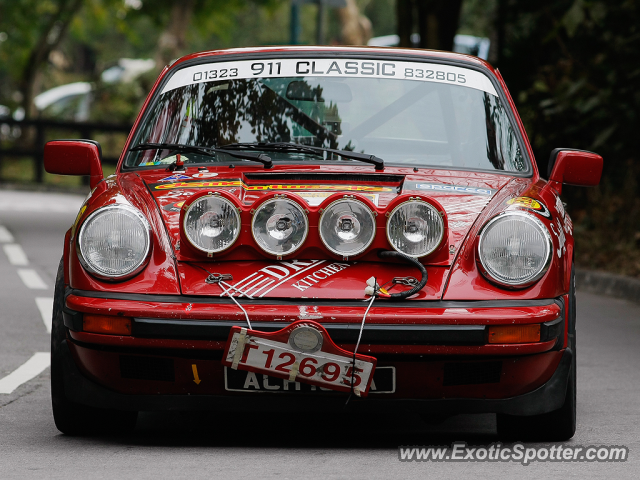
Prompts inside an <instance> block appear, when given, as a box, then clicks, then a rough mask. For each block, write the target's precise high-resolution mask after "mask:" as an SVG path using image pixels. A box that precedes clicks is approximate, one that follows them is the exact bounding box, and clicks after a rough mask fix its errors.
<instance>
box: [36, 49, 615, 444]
mask: <svg viewBox="0 0 640 480" xmlns="http://www.w3.org/2000/svg"><path fill="white" fill-rule="evenodd" d="M45 166H46V169H47V171H48V172H50V173H57V174H62V175H89V176H90V184H91V189H92V190H91V193H90V195H89V196H88V197H87V199H86V201H85V202H84V204H83V206H82V208H81V210H80V212H79V213H78V216H77V218H76V221H75V222H74V224H73V225H72V226H71V228H70V229H69V231H68V232H67V234H66V237H65V239H64V257H63V259H62V260H61V262H60V268H59V272H58V278H57V282H56V291H55V301H54V312H53V328H52V334H51V388H52V403H53V415H54V418H55V422H56V426H57V427H58V429H59V430H60V431H62V432H64V433H67V434H86V433H95V432H101V431H120V432H123V431H127V430H131V429H132V428H133V427H134V426H135V423H136V418H137V414H138V412H139V411H162V410H194V409H197V410H215V411H223V412H224V411H228V412H232V411H248V410H252V411H253V410H264V411H287V412H292V411H332V410H342V409H345V408H347V409H351V410H357V411H363V412H372V413H373V412H384V411H391V410H404V411H407V412H411V413H412V414H415V415H421V416H426V417H428V416H432V415H442V416H446V415H449V414H455V413H489V412H490V413H496V414H497V426H498V433H499V435H500V436H501V437H504V438H510V439H525V438H540V439H545V440H564V439H568V438H570V437H571V436H573V434H574V432H575V428H576V336H575V331H576V305H575V292H574V291H575V285H574V273H573V272H574V266H573V257H574V242H573V236H572V228H573V227H572V223H571V219H570V217H569V215H568V214H567V213H566V212H565V209H564V206H563V203H562V201H561V199H560V194H561V192H562V187H563V184H571V185H584V186H592V185H597V184H598V182H599V180H600V174H601V171H602V157H600V156H599V155H597V154H594V153H590V152H586V151H582V150H571V149H564V148H563V149H556V150H554V151H553V152H552V153H551V158H550V161H549V168H548V172H544V175H545V176H546V177H548V180H544V179H542V178H541V176H540V173H539V172H538V170H537V168H536V163H535V161H534V158H533V153H532V150H531V146H530V144H529V141H528V139H527V136H526V133H525V131H524V128H523V126H522V122H521V121H520V118H519V116H518V113H517V111H516V109H515V106H514V103H513V100H512V99H511V97H510V95H509V92H508V91H507V88H506V85H505V83H504V81H503V79H502V77H501V76H500V74H499V72H498V71H497V70H494V69H493V68H492V67H491V66H490V65H489V64H487V63H486V62H484V61H482V60H480V59H478V58H475V57H471V56H466V55H460V54H453V53H446V52H436V51H426V50H424V51H421V50H402V49H388V48H340V47H326V48H321V47H274V48H254V49H233V50H225V51H212V52H204V53H198V54H194V55H190V56H187V57H184V58H182V59H180V60H178V61H176V62H175V63H173V64H172V65H171V66H169V67H167V68H165V69H164V71H163V72H162V73H161V75H160V77H159V78H158V80H157V82H156V84H155V85H154V87H153V89H152V91H151V93H150V94H149V96H148V98H147V100H146V102H145V104H144V106H143V107H142V111H141V112H140V115H139V117H138V119H137V121H136V123H135V125H134V127H133V129H132V131H131V134H130V136H129V138H128V139H127V142H126V144H125V146H124V149H123V152H122V155H121V157H120V160H119V164H118V167H117V172H116V174H115V175H112V176H109V177H107V178H103V174H102V167H101V150H100V146H99V145H98V144H97V143H96V142H94V141H91V140H56V141H52V142H49V143H48V144H47V145H46V148H45Z"/></svg>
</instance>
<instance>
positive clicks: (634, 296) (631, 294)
mask: <svg viewBox="0 0 640 480" xmlns="http://www.w3.org/2000/svg"><path fill="white" fill-rule="evenodd" d="M576 289H577V290H580V291H582V292H589V293H596V294H598V295H607V296H609V297H615V298H622V299H624V300H629V301H630V302H635V303H640V280H638V279H636V278H631V277H626V276H624V275H616V274H614V273H607V272H597V271H593V270H582V269H579V268H578V269H576Z"/></svg>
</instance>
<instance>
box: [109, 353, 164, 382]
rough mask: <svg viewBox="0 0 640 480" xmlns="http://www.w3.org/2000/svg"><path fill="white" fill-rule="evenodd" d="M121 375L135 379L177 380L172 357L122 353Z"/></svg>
mask: <svg viewBox="0 0 640 480" xmlns="http://www.w3.org/2000/svg"><path fill="white" fill-rule="evenodd" d="M120 376H121V377H122V378H131V379H134V380H157V381H161V382H173V381H175V372H174V368H173V359H172V358H159V357H138V356H134V355H120Z"/></svg>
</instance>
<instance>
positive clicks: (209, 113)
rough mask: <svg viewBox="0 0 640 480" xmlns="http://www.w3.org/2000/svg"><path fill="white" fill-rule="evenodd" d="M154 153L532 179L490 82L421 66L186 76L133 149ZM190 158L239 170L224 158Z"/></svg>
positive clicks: (258, 69) (230, 70)
mask: <svg viewBox="0 0 640 480" xmlns="http://www.w3.org/2000/svg"><path fill="white" fill-rule="evenodd" d="M370 72H373V73H370ZM147 142H152V143H171V144H182V145H194V146H196V145H197V146H200V147H218V148H224V146H225V145H230V144H238V143H242V144H252V143H257V142H263V143H269V142H287V143H293V144H299V145H312V146H316V147H328V148H333V149H340V150H347V151H353V152H359V153H366V154H371V155H376V156H377V157H380V158H382V159H384V161H385V164H386V165H399V166H416V167H426V166H432V167H436V168H447V167H451V168H467V169H479V170H501V171H509V172H526V171H527V170H528V165H527V163H526V161H525V159H524V157H523V155H522V152H521V151H520V147H519V144H518V141H517V139H516V136H515V134H514V131H513V129H512V127H511V124H510V121H509V119H508V117H507V115H506V112H505V109H504V107H503V106H502V104H501V102H500V99H499V98H498V97H497V95H496V93H495V89H494V87H493V85H492V84H491V82H490V81H489V79H488V78H487V77H486V76H485V75H484V74H482V73H480V72H477V71H475V70H471V69H465V68H461V67H453V66H449V65H435V64H427V63H417V62H386V63H382V64H381V63H380V62H373V61H370V62H367V61H363V60H352V61H350V60H348V59H347V60H345V59H340V60H330V59H315V60H313V61H302V60H297V59H282V60H273V61H267V62H255V61H241V62H227V63H212V64H208V65H198V66H195V67H188V68H184V69H182V70H178V71H177V72H176V74H174V75H173V77H171V79H169V81H168V82H167V84H166V85H165V86H164V87H163V90H162V92H161V94H160V96H159V98H158V99H157V101H156V102H155V104H154V105H153V107H152V110H151V112H150V114H149V115H147V116H146V118H145V120H144V123H143V124H142V125H141V126H140V128H139V130H138V132H137V135H136V139H135V140H134V142H133V144H132V146H134V145H137V144H140V143H147ZM254 148H255V147H254ZM266 148H267V146H265V149H266ZM269 156H270V157H271V158H272V159H273V161H274V162H276V163H277V162H286V161H295V162H300V161H316V162H317V161H322V160H331V161H332V162H338V161H339V162H352V161H351V160H348V159H343V158H340V157H338V156H332V155H331V154H326V153H325V154H315V155H314V154H313V153H310V152H308V151H307V152H304V151H301V152H296V151H282V150H281V151H276V152H275V153H274V152H272V153H269ZM182 158H183V160H184V161H185V162H187V163H211V162H213V163H215V162H229V161H230V160H231V161H233V160H234V159H233V158H231V157H229V156H228V155H225V154H224V153H222V152H219V153H217V154H215V155H204V154H203V155H200V154H197V153H193V154H192V153H188V154H187V155H183V157H182ZM174 160H175V156H174V155H173V154H172V152H171V151H170V150H146V151H139V152H129V154H128V156H127V158H126V161H125V165H126V166H129V167H134V166H150V165H158V164H163V163H171V162H172V161H174Z"/></svg>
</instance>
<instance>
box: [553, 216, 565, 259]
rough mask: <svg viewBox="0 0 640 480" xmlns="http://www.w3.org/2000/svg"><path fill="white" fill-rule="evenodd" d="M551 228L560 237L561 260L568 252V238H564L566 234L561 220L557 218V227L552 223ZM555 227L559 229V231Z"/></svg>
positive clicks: (559, 252) (559, 253) (559, 254)
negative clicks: (566, 245)
mask: <svg viewBox="0 0 640 480" xmlns="http://www.w3.org/2000/svg"><path fill="white" fill-rule="evenodd" d="M550 226H551V231H552V232H553V234H554V235H555V236H556V237H558V258H560V257H562V254H563V253H564V252H565V251H566V250H567V248H566V247H565V242H566V237H565V236H564V232H563V231H562V225H561V224H560V219H558V218H556V223H555V225H554V223H553V222H551V225H550ZM555 227H557V231H556V228H555Z"/></svg>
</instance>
